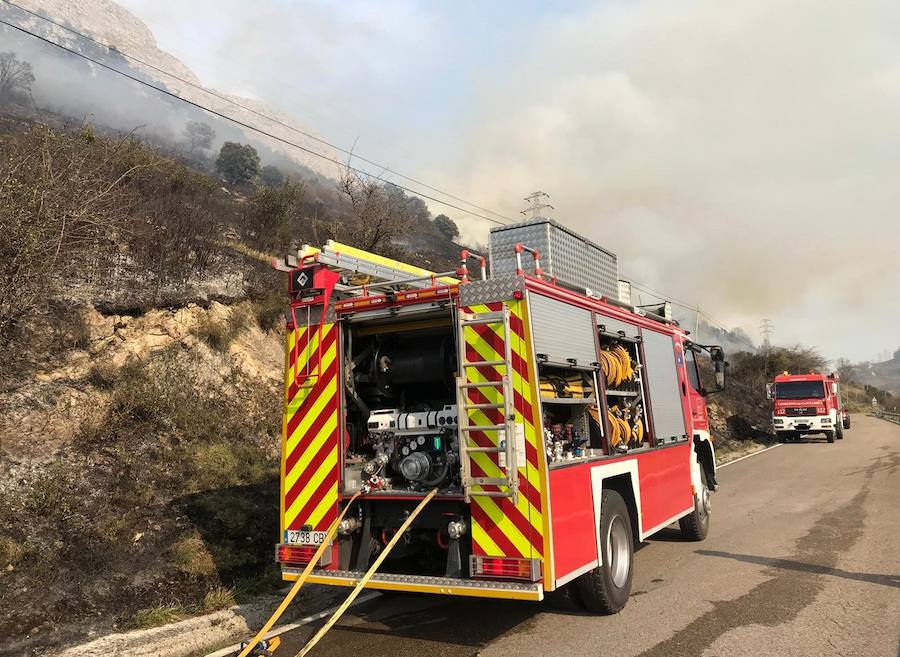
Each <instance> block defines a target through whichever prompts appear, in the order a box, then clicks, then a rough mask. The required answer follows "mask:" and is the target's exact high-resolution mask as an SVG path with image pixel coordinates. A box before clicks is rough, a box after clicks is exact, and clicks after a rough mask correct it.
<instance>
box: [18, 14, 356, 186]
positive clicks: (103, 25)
mask: <svg viewBox="0 0 900 657" xmlns="http://www.w3.org/2000/svg"><path fill="white" fill-rule="evenodd" d="M17 4H20V5H21V6H22V7H24V8H26V9H28V10H30V11H33V12H36V13H38V14H41V15H45V16H47V17H49V18H51V19H53V20H54V21H56V22H57V23H60V24H61V25H64V26H67V27H71V28H73V29H74V30H76V31H78V32H81V33H83V34H87V35H88V36H90V37H92V38H94V39H96V40H97V41H99V42H101V43H107V44H109V45H111V46H113V47H115V48H117V49H118V50H121V51H122V52H125V53H128V54H129V55H132V56H134V57H135V58H137V59H138V60H141V61H142V62H146V63H147V64H149V65H150V66H145V65H143V64H141V63H138V62H135V61H133V60H129V59H126V58H125V57H123V56H122V55H121V54H120V53H118V52H117V51H115V50H112V51H110V50H107V49H106V48H103V47H100V46H97V45H96V44H93V43H91V42H89V41H86V40H84V39H82V38H79V37H77V36H75V35H73V34H72V33H71V32H68V31H66V30H65V29H63V28H61V27H57V26H54V25H52V24H49V23H47V22H46V21H43V20H41V19H40V18H37V17H34V16H30V15H28V14H26V13H24V12H22V11H21V10H19V9H17V8H15V7H12V6H11V5H8V4H0V17H2V18H4V20H8V21H10V22H13V23H15V24H16V25H21V26H22V27H25V28H27V29H29V30H31V31H33V32H36V33H38V34H41V35H44V36H47V37H48V38H50V39H52V40H53V41H56V42H58V43H62V44H64V45H66V46H67V47H70V48H72V49H74V50H76V51H78V52H81V53H84V54H85V55H88V56H90V57H94V58H96V59H98V60H100V61H102V62H104V63H106V64H109V65H110V66H113V67H115V68H117V69H119V70H122V71H125V72H126V73H129V74H130V75H134V76H136V77H139V78H140V79H144V80H147V81H148V82H150V83H152V84H154V85H155V86H161V87H163V88H165V89H168V90H169V91H171V92H174V93H175V94H177V95H179V96H180V97H182V98H185V99H188V100H191V101H193V102H196V103H198V104H200V105H203V106H206V107H209V108H210V109H212V110H214V111H217V112H221V113H224V114H226V115H228V116H231V117H233V118H235V119H238V120H239V121H242V122H245V123H249V124H252V125H254V126H256V127H258V128H260V129H261V130H264V131H265V132H268V133H270V134H273V135H276V136H279V137H282V138H288V139H290V140H291V141H293V142H295V143H297V144H299V145H300V146H303V147H304V148H308V149H315V150H316V151H318V152H320V153H322V154H324V155H327V156H329V157H331V158H333V159H337V160H338V161H343V160H344V159H345V158H344V157H343V156H342V154H341V153H340V152H338V151H335V150H334V149H331V148H329V147H328V146H325V145H323V144H321V143H319V142H316V141H315V140H313V139H311V138H310V137H307V136H304V135H303V134H299V133H297V132H295V131H292V130H289V129H288V128H286V127H284V126H285V125H287V126H291V127H293V128H296V129H299V130H301V131H302V132H305V133H307V134H312V135H314V131H313V130H312V129H311V128H309V127H308V126H304V125H300V124H299V123H297V121H296V120H295V119H293V118H292V117H290V116H288V115H286V114H285V113H283V112H279V111H278V110H276V109H274V108H272V107H269V106H267V105H265V104H264V103H262V102H260V101H257V100H253V99H248V98H240V97H237V96H231V95H228V94H224V93H222V92H219V91H217V90H214V89H210V90H209V91H213V92H214V93H215V94H217V95H218V96H221V97H224V98H226V99H230V100H234V101H237V102H238V103H240V104H241V105H243V106H244V107H247V108H249V109H251V110H254V111H255V112H259V113H260V114H264V115H266V116H269V117H272V118H273V119H275V120H274V121H272V120H268V119H266V118H263V117H261V116H259V115H258V114H254V113H253V112H250V111H247V110H245V109H241V108H240V107H237V106H235V105H234V104H232V103H229V102H227V100H222V99H221V98H217V97H216V96H215V95H211V94H209V93H205V91H204V88H203V87H202V82H201V80H199V79H198V78H197V76H196V75H195V74H194V73H193V71H191V69H190V68H189V67H188V66H186V65H185V64H184V63H183V62H181V61H180V60H178V59H177V58H176V57H174V56H172V55H171V54H169V53H167V52H165V51H163V50H161V49H160V48H159V47H158V45H157V43H156V40H155V38H154V36H153V34H152V32H151V31H150V30H149V29H148V28H147V26H146V25H145V24H144V23H143V22H141V20H140V19H138V18H137V17H136V16H134V15H133V14H131V13H130V12H129V11H127V10H126V9H124V8H122V7H121V6H119V5H118V4H116V3H115V2H112V1H111V0H73V1H69V0H17ZM0 35H2V36H3V41H4V45H3V48H2V49H3V50H11V51H14V52H16V53H17V54H18V55H19V56H20V57H21V58H23V59H25V60H27V61H29V62H31V63H32V65H33V67H34V71H35V78H36V79H35V83H34V85H33V89H32V95H33V97H34V99H35V101H36V103H37V104H38V106H40V107H41V108H49V109H51V110H53V111H55V112H58V113H61V114H65V115H67V116H71V117H76V118H79V117H85V116H91V117H92V118H91V120H92V121H93V122H95V123H100V124H102V125H106V126H110V127H112V128H115V129H117V130H121V131H126V132H127V131H131V130H134V129H138V130H139V131H141V132H143V133H144V134H145V135H147V136H151V135H152V136H158V137H160V138H162V139H164V140H166V141H176V140H178V139H179V138H181V137H180V136H181V133H182V131H183V129H184V128H185V126H186V124H187V122H188V121H201V122H205V123H208V124H210V125H212V126H213V128H214V129H215V132H216V134H217V139H216V141H215V143H214V144H213V150H214V151H215V150H218V147H219V146H221V144H222V142H223V141H224V140H230V141H237V142H244V143H252V144H253V145H254V146H255V147H256V148H257V150H259V151H260V153H261V154H262V155H263V157H264V159H265V160H267V162H268V163H270V164H275V165H278V166H280V167H283V168H287V169H290V168H292V167H291V165H294V167H296V168H297V169H298V170H299V171H303V172H306V173H310V172H314V173H316V174H318V175H321V176H323V177H324V178H327V179H331V180H336V179H338V178H340V176H341V170H340V167H338V166H337V165H335V164H332V163H329V162H326V161H325V160H323V159H321V158H318V157H315V156H313V155H310V154H309V153H306V152H303V151H302V150H299V149H297V148H293V147H290V146H288V145H285V144H283V143H281V142H279V141H277V140H274V139H271V138H269V137H266V136H263V135H260V134H259V133H257V132H255V131H250V130H247V129H246V128H243V127H241V126H237V125H234V124H232V123H229V122H227V121H224V120H221V119H218V118H216V117H215V116H213V115H211V114H208V113H206V112H203V111H201V110H198V109H196V108H192V107H190V106H188V105H185V104H183V103H179V102H178V101H176V100H173V99H171V98H168V97H166V96H164V95H161V94H159V93H158V92H154V91H152V90H149V89H147V88H145V87H142V86H140V85H139V84H137V83H135V82H133V81H130V80H127V79H125V78H122V77H119V76H117V75H115V74H114V73H112V72H109V71H105V70H103V69H102V68H99V67H97V66H94V65H91V64H89V63H87V62H86V61H84V60H82V59H80V58H77V57H74V56H72V55H70V54H67V53H65V52H63V51H61V50H58V49H56V48H53V47H52V46H49V45H47V44H44V43H41V42H39V41H36V40H34V39H33V38H31V37H28V36H25V35H22V34H20V33H18V32H16V31H14V30H11V29H9V28H7V27H5V26H0ZM155 69H159V70H162V71H167V72H170V73H172V74H174V75H175V76H177V77H171V76H168V75H165V74H163V73H161V72H159V70H155ZM177 78H181V80H179V79H177ZM182 80H184V81H186V82H183V81H182ZM193 85H199V86H200V87H201V88H200V89H198V88H197V87H196V86H193ZM109 98H115V99H116V102H115V103H110V102H109ZM280 124H284V125H280Z"/></svg>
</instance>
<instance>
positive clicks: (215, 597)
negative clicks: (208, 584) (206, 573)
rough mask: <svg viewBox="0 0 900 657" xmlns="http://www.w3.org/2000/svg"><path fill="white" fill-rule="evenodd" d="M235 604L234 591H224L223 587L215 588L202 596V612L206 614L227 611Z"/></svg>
mask: <svg viewBox="0 0 900 657" xmlns="http://www.w3.org/2000/svg"><path fill="white" fill-rule="evenodd" d="M236 604H237V603H236V602H235V599H234V589H226V588H225V587H223V586H217V587H216V588H214V589H212V590H211V591H209V592H208V593H207V594H206V595H205V596H203V611H205V612H207V613H209V612H213V611H219V610H220V609H228V608H229V607H233V606H234V605H236Z"/></svg>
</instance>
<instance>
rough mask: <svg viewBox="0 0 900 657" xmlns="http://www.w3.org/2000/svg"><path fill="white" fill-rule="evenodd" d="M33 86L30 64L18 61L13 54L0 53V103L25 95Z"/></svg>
mask: <svg viewBox="0 0 900 657" xmlns="http://www.w3.org/2000/svg"><path fill="white" fill-rule="evenodd" d="M32 84H34V73H32V69H31V64H29V63H28V62H25V61H22V60H20V59H19V58H18V57H16V53H14V52H0V102H7V100H9V99H11V98H14V97H15V96H16V95H19V94H27V93H28V92H29V91H31V85H32Z"/></svg>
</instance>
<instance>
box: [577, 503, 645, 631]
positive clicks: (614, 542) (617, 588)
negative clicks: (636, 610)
mask: <svg viewBox="0 0 900 657" xmlns="http://www.w3.org/2000/svg"><path fill="white" fill-rule="evenodd" d="M600 539H601V540H600V552H601V554H600V559H601V561H602V563H603V565H602V566H598V567H597V568H594V569H593V570H590V571H588V572H586V573H585V574H584V575H582V576H581V577H579V578H578V579H576V580H575V582H574V583H575V585H576V588H577V589H578V594H579V596H580V598H581V601H582V603H584V606H585V607H586V608H587V610H588V611H591V612H593V613H596V614H616V613H618V612H620V611H622V609H623V608H624V607H625V605H626V604H627V603H628V596H629V595H631V577H632V574H633V571H634V536H633V535H632V531H631V516H630V515H629V513H628V506H627V505H626V504H625V500H623V499H622V496H621V495H619V494H618V493H617V492H616V491H614V490H604V491H603V495H602V497H601V498H600Z"/></svg>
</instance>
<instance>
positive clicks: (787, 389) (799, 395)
mask: <svg viewBox="0 0 900 657" xmlns="http://www.w3.org/2000/svg"><path fill="white" fill-rule="evenodd" d="M775 399H825V386H824V385H823V384H822V382H821V381H788V382H786V383H776V384H775Z"/></svg>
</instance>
